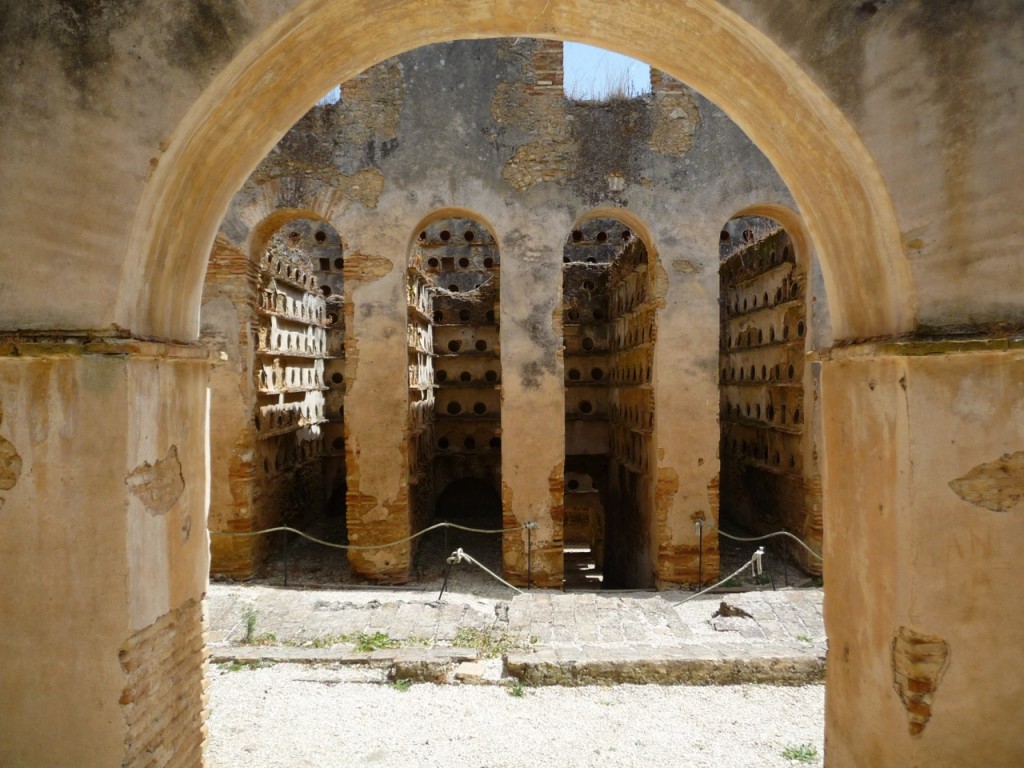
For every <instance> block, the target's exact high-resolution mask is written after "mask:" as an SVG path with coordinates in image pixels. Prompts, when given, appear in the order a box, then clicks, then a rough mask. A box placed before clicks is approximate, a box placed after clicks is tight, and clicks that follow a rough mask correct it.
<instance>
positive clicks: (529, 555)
mask: <svg viewBox="0 0 1024 768" xmlns="http://www.w3.org/2000/svg"><path fill="white" fill-rule="evenodd" d="M532 533H533V523H527V524H526V588H527V589H532V588H533V536H532V535H531V534H532Z"/></svg>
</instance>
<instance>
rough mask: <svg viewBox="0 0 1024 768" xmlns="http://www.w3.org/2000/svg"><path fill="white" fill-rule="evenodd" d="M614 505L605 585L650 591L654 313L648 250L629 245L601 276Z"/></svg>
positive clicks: (637, 242)
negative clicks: (605, 313)
mask: <svg viewBox="0 0 1024 768" xmlns="http://www.w3.org/2000/svg"><path fill="white" fill-rule="evenodd" d="M608 298H609V316H610V320H611V327H610V333H609V351H610V356H611V399H610V403H609V406H610V416H611V423H612V430H611V456H612V475H611V491H612V498H613V500H614V501H613V504H612V506H611V508H610V511H611V512H612V513H613V514H610V515H609V516H608V522H607V543H606V547H605V564H606V565H605V571H606V582H607V583H608V584H609V586H613V587H614V586H617V585H620V584H621V585H628V586H630V587H648V586H653V585H654V559H653V557H652V541H651V539H652V532H653V526H654V499H655V487H654V485H655V472H654V471H653V468H654V467H655V466H656V460H655V456H654V388H653V385H652V380H653V369H654V345H655V342H656V341H657V310H656V307H655V301H654V297H653V296H652V291H651V285H650V274H649V264H648V258H647V248H646V247H645V246H644V244H643V242H642V241H640V240H639V239H635V238H634V239H631V240H630V241H629V242H628V243H627V244H626V246H625V248H623V250H622V253H621V254H620V255H619V257H618V258H617V259H616V260H615V262H614V263H613V264H612V267H611V270H610V272H609V275H608Z"/></svg>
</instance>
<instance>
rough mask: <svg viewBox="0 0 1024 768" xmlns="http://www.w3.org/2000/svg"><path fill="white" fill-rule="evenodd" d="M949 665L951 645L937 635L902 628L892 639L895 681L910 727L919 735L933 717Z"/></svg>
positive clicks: (894, 684) (911, 731)
mask: <svg viewBox="0 0 1024 768" xmlns="http://www.w3.org/2000/svg"><path fill="white" fill-rule="evenodd" d="M948 666H949V644H948V643H947V642H946V641H945V640H943V639H942V638H941V637H938V636H937V635H928V634H924V633H922V632H918V631H917V630H914V629H911V628H909V627H900V628H899V631H898V632H897V633H896V635H895V637H893V639H892V679H893V687H894V688H895V689H896V693H897V695H898V696H899V697H900V701H901V702H903V706H904V708H905V709H906V710H907V719H908V721H909V722H908V728H909V729H910V734H911V735H912V736H918V735H920V734H921V732H922V731H923V730H924V727H925V726H926V725H928V721H929V720H931V717H932V704H933V700H934V697H935V692H936V691H937V690H938V687H939V683H940V682H941V681H942V676H943V675H944V674H945V673H946V668H947V667H948Z"/></svg>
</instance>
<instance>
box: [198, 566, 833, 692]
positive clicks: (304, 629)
mask: <svg viewBox="0 0 1024 768" xmlns="http://www.w3.org/2000/svg"><path fill="white" fill-rule="evenodd" d="M449 586H450V590H449V591H446V592H445V593H444V595H443V596H442V597H441V598H440V599H439V595H438V590H437V589H430V590H429V591H427V590H426V589H384V588H377V589H371V588H359V587H353V588H335V589H330V590H322V589H299V588H283V587H278V586H270V585H259V584H257V585H241V584H217V583H215V584H211V585H210V589H209V593H208V595H207V600H206V609H207V617H208V628H209V630H208V641H209V646H210V650H211V657H212V658H213V660H214V661H215V662H218V663H220V662H225V663H230V662H236V663H243V662H244V663H251V662H255V661H258V660H271V661H310V662H322V663H346V664H370V665H376V666H389V665H390V666H392V667H396V668H398V667H400V668H402V669H408V668H410V666H411V667H420V668H423V669H427V668H429V670H428V671H427V672H425V673H424V674H425V675H426V676H427V677H429V678H430V679H435V680H449V681H451V680H455V679H461V680H463V681H465V678H466V677H467V674H466V673H467V668H466V667H465V666H460V665H465V664H466V663H467V662H471V663H476V664H477V667H476V668H475V670H474V673H475V674H476V675H477V676H478V677H479V678H480V680H479V681H480V682H485V681H492V682H500V681H501V680H502V679H505V678H509V677H510V676H511V677H515V678H517V679H520V680H525V681H528V682H531V683H534V684H544V683H557V684H581V683H594V682H596V683H601V682H606V683H612V682H661V683H686V682H695V683H714V682H778V683H783V684H786V683H788V684H793V683H803V682H812V681H815V680H820V679H821V675H822V673H823V669H824V655H825V648H826V645H825V633H824V626H823V622H822V613H821V605H822V591H821V590H820V589H780V590H775V591H772V590H765V591H757V592H744V593H731V594H725V595H722V594H717V595H710V594H709V595H704V596H701V597H699V598H696V599H693V600H690V601H688V602H685V603H681V601H683V600H685V599H686V598H687V597H689V596H690V593H688V592H682V591H672V592H658V593H654V592H632V593H614V594H607V593H595V592H586V593H562V592H555V591H549V590H533V591H530V592H526V593H522V594H516V593H515V592H514V591H513V590H511V589H509V588H507V587H503V586H501V585H497V584H487V583H486V582H481V581H480V579H479V577H478V575H476V574H467V578H464V579H460V578H459V575H456V576H455V577H453V579H451V581H450V584H449ZM723 600H724V601H726V602H727V603H728V605H729V606H730V607H731V608H733V609H739V611H741V612H742V613H739V614H738V615H732V616H721V615H715V614H716V612H718V611H719V609H720V603H721V602H722V601H723ZM680 603H681V604H680ZM744 614H745V615H744ZM489 657H494V658H493V659H491V658H489ZM396 674H397V673H396Z"/></svg>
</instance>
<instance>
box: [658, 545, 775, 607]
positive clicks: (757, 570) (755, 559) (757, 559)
mask: <svg viewBox="0 0 1024 768" xmlns="http://www.w3.org/2000/svg"><path fill="white" fill-rule="evenodd" d="M763 555H764V547H758V548H757V552H755V553H754V554H753V555H752V556H751V558H750V559H749V560H748V561H747V562H745V563H744V564H743V565H741V566H740V567H739V568H737V569H736V570H735V571H733V572H732V573H730V574H729V575H728V576H726V577H725V578H724V579H722V580H721V581H719V582H718V583H716V584H712V585H711V586H710V587H708V588H707V589H702V590H701V591H700V592H697V593H695V594H692V595H690V596H689V597H688V598H686V599H685V600H680V601H679V602H678V603H672V607H673V608H675V607H676V606H677V605H682V604H683V603H688V602H690V601H691V600H695V599H697V598H698V597H700V596H701V595H706V594H707V593H708V592H710V591H711V590H713V589H717V588H718V587H720V586H722V585H723V584H725V582H727V581H729V579H735V578H736V577H737V576H739V575H740V574H741V573H743V572H744V571H745V570H747V568H751V569H752V571H751V572H752V573H753V575H754V576H760V575H761V572H762V566H761V557H762V556H763Z"/></svg>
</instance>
